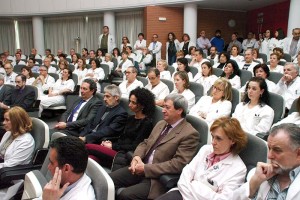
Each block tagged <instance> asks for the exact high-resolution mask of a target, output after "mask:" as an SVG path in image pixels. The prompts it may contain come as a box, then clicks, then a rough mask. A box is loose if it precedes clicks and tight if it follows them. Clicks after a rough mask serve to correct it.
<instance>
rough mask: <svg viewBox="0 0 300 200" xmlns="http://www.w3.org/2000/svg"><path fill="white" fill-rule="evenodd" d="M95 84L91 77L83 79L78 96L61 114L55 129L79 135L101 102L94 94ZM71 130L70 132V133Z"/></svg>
mask: <svg viewBox="0 0 300 200" xmlns="http://www.w3.org/2000/svg"><path fill="white" fill-rule="evenodd" d="M96 90H97V85H96V83H95V82H94V81H93V80H92V79H85V80H83V81H82V84H81V86H80V94H81V95H80V96H78V97H77V99H76V100H75V101H74V103H73V105H72V106H71V107H70V108H68V109H67V111H66V112H64V113H63V114H62V115H61V118H60V120H59V122H58V123H57V124H56V125H55V127H54V128H55V129H58V130H59V131H60V132H63V133H66V134H69V135H79V133H80V132H81V131H83V129H84V127H85V126H86V125H87V124H88V123H89V122H90V121H92V120H93V119H94V117H95V115H96V113H97V110H98V109H99V107H100V106H102V102H101V100H100V99H99V98H97V96H96V95H95V93H96ZM71 132H72V133H71Z"/></svg>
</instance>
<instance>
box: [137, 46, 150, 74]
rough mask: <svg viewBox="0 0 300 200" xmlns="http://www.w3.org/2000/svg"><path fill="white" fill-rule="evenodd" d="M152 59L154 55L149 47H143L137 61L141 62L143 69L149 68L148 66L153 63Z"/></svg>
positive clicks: (140, 66)
mask: <svg viewBox="0 0 300 200" xmlns="http://www.w3.org/2000/svg"><path fill="white" fill-rule="evenodd" d="M152 59H153V57H152V55H151V54H150V52H149V49H148V48H147V47H143V48H142V52H141V53H140V54H137V56H136V61H137V62H138V63H139V68H140V70H141V71H145V70H147V66H149V65H151V61H152Z"/></svg>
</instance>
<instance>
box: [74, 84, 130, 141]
mask: <svg viewBox="0 0 300 200" xmlns="http://www.w3.org/2000/svg"><path fill="white" fill-rule="evenodd" d="M120 98H121V91H120V89H119V87H118V86H116V85H108V86H106V87H105V88H104V103H105V106H101V107H100V108H99V110H98V112H97V114H96V116H95V118H94V120H93V121H91V122H90V123H88V124H87V125H86V127H85V128H84V130H83V131H82V132H81V133H80V137H79V138H80V139H82V140H83V141H85V142H86V143H94V144H99V143H100V141H101V140H102V139H103V138H104V137H108V136H119V135H120V134H121V133H123V130H124V127H125V124H126V121H127V116H128V114H127V112H126V111H125V109H124V108H122V107H121V106H120Z"/></svg>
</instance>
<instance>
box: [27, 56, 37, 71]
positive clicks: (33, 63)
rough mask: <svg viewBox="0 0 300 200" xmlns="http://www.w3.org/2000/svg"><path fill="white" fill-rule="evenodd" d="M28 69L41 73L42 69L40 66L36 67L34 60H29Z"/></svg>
mask: <svg viewBox="0 0 300 200" xmlns="http://www.w3.org/2000/svg"><path fill="white" fill-rule="evenodd" d="M27 67H29V68H30V69H31V71H32V72H34V73H39V69H40V67H39V66H38V65H36V62H35V59H34V58H28V61H27Z"/></svg>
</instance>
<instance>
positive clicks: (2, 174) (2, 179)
mask: <svg viewBox="0 0 300 200" xmlns="http://www.w3.org/2000/svg"><path fill="white" fill-rule="evenodd" d="M41 167H42V164H40V165H33V164H27V165H19V166H15V167H3V168H2V169H0V185H2V184H5V183H9V182H11V181H12V180H18V179H24V177H25V174H26V173H28V172H30V171H32V170H35V169H40V168H41Z"/></svg>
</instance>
